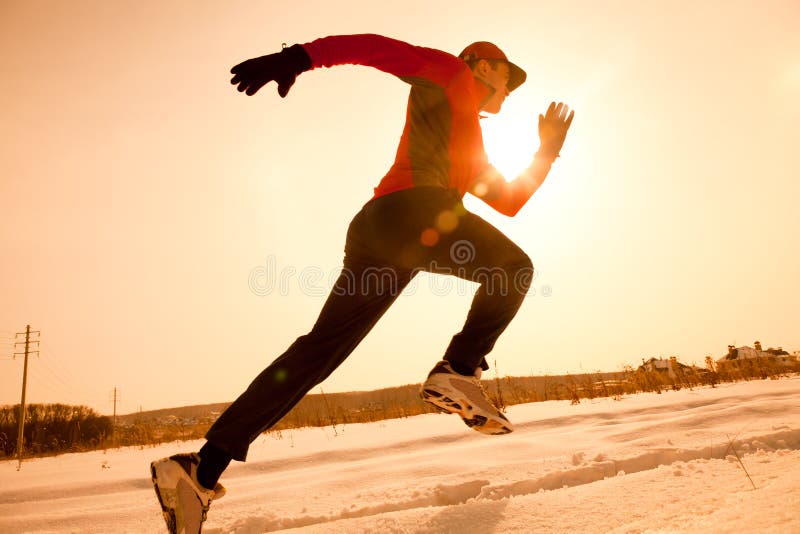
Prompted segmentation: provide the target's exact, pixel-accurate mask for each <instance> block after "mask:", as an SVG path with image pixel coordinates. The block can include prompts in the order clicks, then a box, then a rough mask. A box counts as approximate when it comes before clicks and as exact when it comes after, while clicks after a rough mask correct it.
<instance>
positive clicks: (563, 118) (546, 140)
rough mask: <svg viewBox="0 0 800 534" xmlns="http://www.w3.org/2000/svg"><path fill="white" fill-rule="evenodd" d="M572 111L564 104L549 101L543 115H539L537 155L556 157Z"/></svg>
mask: <svg viewBox="0 0 800 534" xmlns="http://www.w3.org/2000/svg"><path fill="white" fill-rule="evenodd" d="M574 116H575V112H574V111H570V110H569V107H567V105H566V104H564V103H562V102H559V103H558V104H556V103H555V102H551V103H550V106H549V107H548V108H547V111H546V112H545V114H544V115H539V151H538V152H537V153H536V154H537V155H541V156H543V157H545V158H549V159H553V160H554V159H556V158H557V157H558V156H559V152H561V147H562V146H564V140H565V139H566V138H567V130H569V126H570V124H572V118H573V117H574Z"/></svg>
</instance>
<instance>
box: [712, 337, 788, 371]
mask: <svg viewBox="0 0 800 534" xmlns="http://www.w3.org/2000/svg"><path fill="white" fill-rule="evenodd" d="M753 345H754V347H749V346H747V345H745V346H742V347H735V346H734V345H728V353H727V354H726V355H725V356H723V357H722V358H719V359H718V360H717V364H720V365H730V364H731V363H735V362H738V361H746V360H756V359H764V360H768V361H770V362H775V363H780V364H783V365H793V364H796V363H797V362H798V358H797V357H796V356H792V355H791V354H789V353H788V352H786V351H785V350H783V347H778V348H776V349H774V348H772V347H770V348H768V349H767V350H762V348H761V342H760V341H756V342H755V343H753Z"/></svg>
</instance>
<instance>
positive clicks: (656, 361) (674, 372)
mask: <svg viewBox="0 0 800 534" xmlns="http://www.w3.org/2000/svg"><path fill="white" fill-rule="evenodd" d="M638 370H639V371H648V372H657V373H663V374H665V375H667V376H669V377H670V378H676V377H677V376H678V375H684V374H686V373H691V372H693V371H695V370H696V369H695V368H694V367H691V366H689V365H684V364H682V363H681V362H679V361H678V358H677V357H675V356H671V357H670V358H669V359H665V358H650V359H649V360H647V361H644V362H642V365H640V366H639V369H638Z"/></svg>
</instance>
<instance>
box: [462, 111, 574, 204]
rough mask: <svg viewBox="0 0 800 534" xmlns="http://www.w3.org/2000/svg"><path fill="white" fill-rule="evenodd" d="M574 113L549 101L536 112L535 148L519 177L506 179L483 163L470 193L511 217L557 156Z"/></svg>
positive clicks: (537, 186)
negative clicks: (537, 134) (536, 143)
mask: <svg viewBox="0 0 800 534" xmlns="http://www.w3.org/2000/svg"><path fill="white" fill-rule="evenodd" d="M574 116H575V112H574V111H569V108H568V107H567V106H566V105H565V104H562V103H558V104H556V103H555V102H552V103H551V104H550V106H549V107H548V108H547V112H546V113H545V114H544V115H539V141H540V145H539V150H538V151H537V152H536V154H535V156H534V158H533V162H532V163H531V164H530V165H529V166H528V168H527V169H525V170H524V171H523V172H522V173H521V174H520V175H519V176H517V177H516V178H515V179H514V180H512V181H511V182H507V181H506V180H505V178H504V177H503V175H502V174H500V172H499V171H498V170H497V169H495V168H494V166H492V165H490V164H489V163H488V162H487V163H486V167H485V168H484V169H483V170H482V171H481V173H480V174H479V175H478V176H477V177H476V178H475V180H474V181H473V184H472V187H471V188H470V193H472V194H473V195H475V196H476V197H478V198H480V199H481V200H483V201H484V202H486V203H487V204H489V205H490V206H491V207H493V208H494V209H496V210H497V211H499V212H500V213H502V214H503V215H508V216H509V217H513V216H514V215H516V214H517V212H518V211H519V210H520V209H521V208H522V206H524V205H525V203H526V202H528V200H529V199H530V198H531V196H533V194H534V193H535V192H536V190H537V189H539V187H540V186H541V185H542V183H544V180H545V178H547V174H548V173H549V172H550V167H551V166H552V165H553V162H554V161H555V159H556V158H557V157H558V156H559V152H560V151H561V147H562V146H563V145H564V140H565V139H566V136H567V130H569V127H570V125H571V124H572V119H573V117H574Z"/></svg>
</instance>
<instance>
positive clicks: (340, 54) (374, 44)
mask: <svg viewBox="0 0 800 534" xmlns="http://www.w3.org/2000/svg"><path fill="white" fill-rule="evenodd" d="M302 46H303V48H304V49H305V51H306V52H307V53H308V55H309V56H310V57H311V68H312V69H316V68H320V67H333V66H335V65H366V66H369V67H374V68H376V69H378V70H381V71H383V72H387V73H389V74H393V75H395V76H398V77H399V78H403V79H407V78H423V79H425V80H428V81H431V82H433V83H435V84H437V85H440V86H443V87H444V86H446V85H447V84H448V83H449V82H450V80H452V79H453V78H454V77H455V76H456V75H457V74H458V73H459V72H460V71H461V70H463V69H464V68H466V64H465V63H464V62H463V61H461V60H459V59H458V58H456V57H455V56H453V55H451V54H448V53H447V52H442V51H441V50H435V49H433V48H425V47H422V46H414V45H411V44H408V43H405V42H403V41H398V40H397V39H391V38H389V37H383V36H381V35H374V34H361V35H334V36H330V37H323V38H320V39H316V40H314V41H311V42H310V43H305V44H303V45H302ZM406 81H408V80H406Z"/></svg>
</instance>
